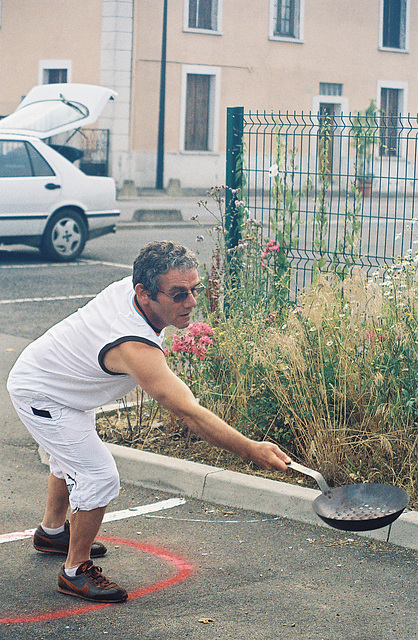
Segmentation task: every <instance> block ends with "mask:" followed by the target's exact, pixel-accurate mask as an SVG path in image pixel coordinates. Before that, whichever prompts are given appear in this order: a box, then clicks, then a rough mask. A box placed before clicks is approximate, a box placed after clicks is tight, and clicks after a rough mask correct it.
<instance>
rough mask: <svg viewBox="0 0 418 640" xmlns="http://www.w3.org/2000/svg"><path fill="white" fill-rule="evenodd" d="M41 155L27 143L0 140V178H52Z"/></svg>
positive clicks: (50, 170) (48, 167)
mask: <svg viewBox="0 0 418 640" xmlns="http://www.w3.org/2000/svg"><path fill="white" fill-rule="evenodd" d="M53 175H54V172H53V170H52V169H51V167H50V166H49V164H48V163H47V162H46V160H44V158H43V157H42V156H41V154H40V153H39V152H38V151H37V150H36V149H35V148H34V147H33V146H32V145H31V144H29V143H26V142H22V141H20V140H0V178H25V177H32V176H53Z"/></svg>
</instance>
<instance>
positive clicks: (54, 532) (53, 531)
mask: <svg viewBox="0 0 418 640" xmlns="http://www.w3.org/2000/svg"><path fill="white" fill-rule="evenodd" d="M41 527H42V529H43V530H44V531H45V533H47V534H48V535H49V536H55V535H57V533H62V532H63V531H64V530H65V526H64V525H63V524H62V525H61V526H60V527H57V528H56V529H51V528H50V527H45V525H43V524H42V523H41Z"/></svg>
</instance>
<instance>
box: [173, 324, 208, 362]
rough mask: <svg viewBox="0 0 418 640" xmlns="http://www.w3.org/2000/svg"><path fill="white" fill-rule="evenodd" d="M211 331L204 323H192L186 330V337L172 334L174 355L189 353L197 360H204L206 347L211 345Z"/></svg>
mask: <svg viewBox="0 0 418 640" xmlns="http://www.w3.org/2000/svg"><path fill="white" fill-rule="evenodd" d="M212 335H213V329H212V327H211V326H210V325H208V324H207V323H206V322H194V323H193V324H191V325H190V326H189V327H187V329H186V335H184V336H179V335H178V334H177V333H174V334H173V343H172V347H171V348H172V350H173V351H174V353H190V354H192V355H193V356H196V358H198V359H199V360H204V359H205V358H206V352H207V349H208V347H209V346H210V345H211V344H213V340H212V338H211V337H210V336H212Z"/></svg>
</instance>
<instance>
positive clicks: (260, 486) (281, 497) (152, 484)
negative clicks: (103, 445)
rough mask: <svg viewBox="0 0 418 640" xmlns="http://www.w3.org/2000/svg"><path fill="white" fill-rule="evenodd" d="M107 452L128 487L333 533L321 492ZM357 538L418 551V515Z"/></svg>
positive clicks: (116, 448) (127, 451)
mask: <svg viewBox="0 0 418 640" xmlns="http://www.w3.org/2000/svg"><path fill="white" fill-rule="evenodd" d="M107 447H108V449H109V451H110V452H111V453H112V455H113V456H114V458H115V460H116V463H117V465H118V469H119V473H120V476H121V479H122V480H123V481H124V482H127V483H128V484H133V485H137V486H141V487H147V488H150V489H158V490H160V491H165V492H167V493H176V494H180V495H184V496H188V497H191V498H197V499H199V500H207V501H209V502H214V503H216V504H221V505H225V506H228V507H235V508H239V509H247V510H250V511H258V512H260V513H265V514H268V515H275V516H281V517H284V518H290V519H292V520H297V521H299V522H305V523H308V524H315V525H320V526H323V527H327V525H326V524H325V523H324V522H323V521H322V520H320V518H318V517H317V516H316V514H315V512H314V511H313V509H312V502H313V501H314V499H315V498H316V497H317V496H318V495H319V494H320V491H317V490H315V489H308V488H304V487H300V486H299V485H294V484H288V483H286V482H279V481H275V480H269V479H266V478H260V477H258V476H251V475H247V474H244V473H237V472H235V471H226V470H224V469H219V468H217V467H211V466H209V465H204V464H198V463H196V462H190V461H187V460H180V459H177V458H170V457H168V456H162V455H159V454H155V453H149V452H147V451H139V450H137V449H131V448H128V447H122V446H120V445H117V444H107ZM342 535H351V533H350V532H346V533H344V532H342ZM356 535H362V536H365V537H367V538H372V539H375V540H379V541H383V542H391V543H392V544H396V545H399V546H401V547H406V548H408V549H418V512H416V511H409V512H406V513H403V514H402V515H401V516H400V518H398V519H397V520H395V522H393V523H392V525H390V526H388V527H384V528H383V529H377V530H375V531H368V532H365V533H361V534H356Z"/></svg>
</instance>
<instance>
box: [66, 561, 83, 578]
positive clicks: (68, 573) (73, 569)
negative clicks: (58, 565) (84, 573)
mask: <svg viewBox="0 0 418 640" xmlns="http://www.w3.org/2000/svg"><path fill="white" fill-rule="evenodd" d="M79 566H80V565H79V564H78V565H77V566H76V567H71V569H66V568H65V567H64V572H65V575H66V576H68V577H69V578H75V574H76V572H77V569H78V567H79Z"/></svg>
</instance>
